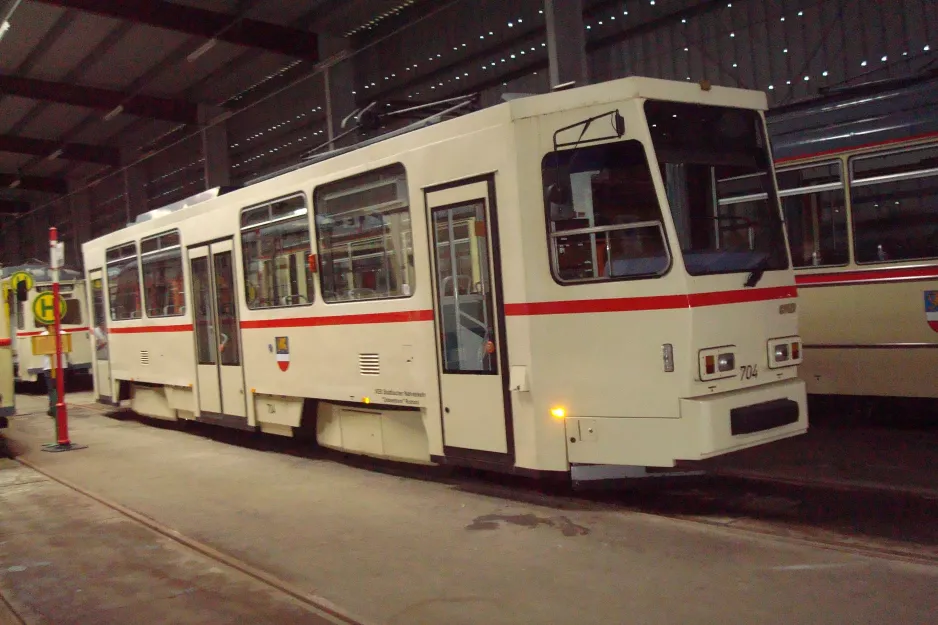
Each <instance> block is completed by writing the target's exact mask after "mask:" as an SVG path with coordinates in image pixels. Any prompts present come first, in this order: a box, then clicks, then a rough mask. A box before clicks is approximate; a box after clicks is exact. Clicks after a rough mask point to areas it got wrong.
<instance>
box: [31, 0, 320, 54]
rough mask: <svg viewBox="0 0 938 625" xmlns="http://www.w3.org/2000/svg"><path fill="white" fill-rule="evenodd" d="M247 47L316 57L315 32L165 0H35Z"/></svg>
mask: <svg viewBox="0 0 938 625" xmlns="http://www.w3.org/2000/svg"><path fill="white" fill-rule="evenodd" d="M38 1H39V2H44V3H46V4H53V5H56V6H60V7H65V8H69V9H78V10H81V11H87V12H89V13H96V14H98V15H105V16H107V17H113V18H116V19H121V20H126V21H129V22H135V23H138V24H148V25H150V26H156V27H158V28H165V29H167V30H175V31H178V32H184V33H189V34H190V35H198V36H201V37H205V38H206V39H210V40H211V39H219V40H222V41H227V42H229V43H233V44H237V45H240V46H245V47H249V48H259V49H262V50H267V51H268V52H276V53H279V54H284V55H287V56H292V57H296V58H301V59H307V60H310V61H313V62H317V61H319V49H318V48H319V44H318V39H317V37H316V34H315V33H312V32H308V31H304V30H300V29H297V28H290V27H287V26H279V25H277V24H271V23H268V22H261V21H258V20H252V19H246V18H242V17H239V16H237V15H229V14H226V13H218V12H215V11H207V10H205V9H199V8H196V7H190V6H185V5H182V4H176V3H174V2H166V1H165V0H38Z"/></svg>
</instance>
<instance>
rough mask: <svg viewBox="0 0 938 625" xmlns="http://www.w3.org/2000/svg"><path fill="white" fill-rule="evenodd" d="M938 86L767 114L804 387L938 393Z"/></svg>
mask: <svg viewBox="0 0 938 625" xmlns="http://www.w3.org/2000/svg"><path fill="white" fill-rule="evenodd" d="M936 105H938V81H936V80H934V79H931V80H921V81H918V82H913V83H912V84H908V85H905V86H901V87H896V86H890V85H889V84H886V85H883V86H877V87H873V88H866V89H864V90H863V91H861V92H859V93H850V92H847V93H844V94H841V95H838V96H832V97H830V98H827V99H822V100H820V101H817V102H809V103H805V104H802V105H798V106H793V107H791V108H790V109H782V110H780V111H778V112H775V113H773V114H772V115H771V116H770V120H769V128H770V133H771V134H772V139H773V144H774V148H775V155H776V158H777V168H778V173H777V177H778V184H779V188H780V194H781V196H782V205H783V208H784V211H785V214H786V220H787V224H788V236H789V240H790V242H791V245H792V250H791V255H792V259H793V262H794V265H795V267H796V280H797V283H798V290H799V307H800V311H801V324H802V334H803V337H804V341H805V356H804V365H803V368H802V377H803V378H804V379H805V381H806V383H807V387H808V391H809V393H812V394H818V395H852V396H882V397H918V398H936V397H938V386H936V385H935V383H934V380H933V378H932V373H933V372H934V371H935V370H936V368H938V220H936V214H938V213H936V202H938V114H936V113H935V107H936Z"/></svg>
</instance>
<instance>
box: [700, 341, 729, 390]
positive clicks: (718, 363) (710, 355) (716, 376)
mask: <svg viewBox="0 0 938 625" xmlns="http://www.w3.org/2000/svg"><path fill="white" fill-rule="evenodd" d="M698 363H699V367H700V379H701V380H704V381H709V380H721V379H723V378H727V377H730V376H732V375H735V370H736V346H735V345H724V346H722V347H711V348H709V349H702V350H700V352H699V355H698Z"/></svg>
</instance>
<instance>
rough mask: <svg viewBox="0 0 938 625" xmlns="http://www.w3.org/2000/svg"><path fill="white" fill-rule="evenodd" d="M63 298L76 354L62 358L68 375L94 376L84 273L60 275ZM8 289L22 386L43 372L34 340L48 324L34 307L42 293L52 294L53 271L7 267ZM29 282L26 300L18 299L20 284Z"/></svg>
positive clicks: (65, 329)
mask: <svg viewBox="0 0 938 625" xmlns="http://www.w3.org/2000/svg"><path fill="white" fill-rule="evenodd" d="M59 276H60V277H59V289H60V293H61V295H60V297H61V299H62V301H63V302H64V303H65V306H64V310H63V314H62V331H63V332H68V333H70V334H71V335H72V351H71V352H70V353H67V354H63V355H62V358H63V360H62V363H63V366H64V367H66V375H69V376H89V377H90V376H91V373H92V372H91V361H92V358H91V355H92V339H93V336H94V332H93V330H92V328H90V327H89V326H88V314H87V312H86V306H87V299H86V295H85V293H86V291H85V280H84V276H83V275H82V273H81V272H79V271H75V270H74V269H62V270H60V272H59ZM0 278H2V279H3V280H4V281H5V283H6V285H7V287H6V289H4V290H5V291H9V292H10V293H12V295H13V297H12V298H8V299H7V301H6V302H5V303H4V306H5V307H6V308H5V311H4V312H5V313H6V314H7V315H8V316H9V319H10V323H11V327H13V328H14V330H15V336H14V340H13V357H14V371H15V377H16V380H17V381H18V382H35V381H36V380H38V379H39V378H38V376H39V374H40V373H41V372H42V361H43V359H42V356H36V355H34V354H33V350H32V337H34V336H38V335H39V334H42V332H43V331H44V330H45V329H46V327H47V326H48V324H46V323H44V322H43V321H42V320H40V319H38V318H37V317H36V315H35V311H34V304H35V302H36V298H37V297H39V296H40V295H41V294H42V293H45V292H51V291H52V271H51V270H50V269H49V267H48V266H47V265H44V264H41V263H38V262H37V263H30V264H25V265H15V266H9V267H4V268H3V269H2V270H0ZM21 279H22V280H28V286H27V288H26V291H25V297H24V298H23V299H22V300H20V299H18V298H17V297H16V291H17V289H16V286H17V283H18V281H19V280H21Z"/></svg>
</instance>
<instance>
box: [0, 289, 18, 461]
mask: <svg viewBox="0 0 938 625" xmlns="http://www.w3.org/2000/svg"><path fill="white" fill-rule="evenodd" d="M6 285H7V282H6V281H5V280H3V279H0V293H3V294H4V296H3V297H2V298H0V429H3V428H5V427H6V426H7V423H8V421H7V420H8V418H9V417H10V416H12V415H13V413H14V411H15V409H16V404H15V398H14V380H13V338H12V333H11V327H10V312H9V310H10V308H9V304H10V303H12V295H13V293H12V292H11V291H10V290H9V289H8V288H5V287H6ZM0 449H2V442H0Z"/></svg>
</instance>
